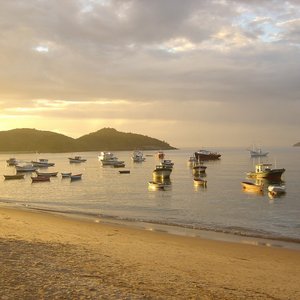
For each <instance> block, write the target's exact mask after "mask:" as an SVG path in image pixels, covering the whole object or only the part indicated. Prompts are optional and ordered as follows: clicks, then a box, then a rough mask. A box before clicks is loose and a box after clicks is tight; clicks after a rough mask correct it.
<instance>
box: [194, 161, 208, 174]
mask: <svg viewBox="0 0 300 300" xmlns="http://www.w3.org/2000/svg"><path fill="white" fill-rule="evenodd" d="M206 169H207V167H206V166H204V165H201V164H197V165H195V166H194V167H193V175H194V176H199V175H200V174H204V173H205V171H206Z"/></svg>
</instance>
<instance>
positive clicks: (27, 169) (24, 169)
mask: <svg viewBox="0 0 300 300" xmlns="http://www.w3.org/2000/svg"><path fill="white" fill-rule="evenodd" d="M36 169H37V167H35V166H33V165H32V164H25V165H16V171H17V172H34V171H36Z"/></svg>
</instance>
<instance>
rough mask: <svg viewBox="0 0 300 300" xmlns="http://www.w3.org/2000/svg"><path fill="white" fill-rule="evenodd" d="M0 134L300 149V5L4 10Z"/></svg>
mask: <svg viewBox="0 0 300 300" xmlns="http://www.w3.org/2000/svg"><path fill="white" fill-rule="evenodd" d="M0 4H1V10H0V36H1V38H0V65H1V68H0V120H1V122H0V131H4V130H10V129H14V128H36V129H39V130H49V131H54V132H58V133H62V134H65V135H68V136H71V137H74V138H77V137H80V136H82V135H84V134H88V133H91V132H94V131H97V130H99V129H101V128H103V127H111V128H115V129H117V130H119V131H123V132H132V133H138V134H143V135H148V136H151V137H155V138H158V139H161V140H164V141H166V142H168V143H169V144H171V145H172V146H174V147H177V148H183V147H195V148H209V147H231V146H233V147H236V146H238V147H248V146H251V145H252V144H259V145H260V146H261V147H263V148H266V147H271V146H291V145H293V144H294V143H296V142H299V141H300V132H299V129H300V126H299V125H300V0H289V1H283V0H251V1H250V0H201V1H200V0H185V1H182V0H51V1H50V0H26V1H24V0H10V1H6V0H0Z"/></svg>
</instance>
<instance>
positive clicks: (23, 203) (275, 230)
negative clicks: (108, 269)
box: [0, 147, 300, 249]
mask: <svg viewBox="0 0 300 300" xmlns="http://www.w3.org/2000/svg"><path fill="white" fill-rule="evenodd" d="M197 150H198V149H191V148H189V149H188V148H186V149H179V150H167V151H164V153H165V159H170V160H172V162H173V163H174V167H173V171H172V173H171V176H170V182H169V183H170V184H169V185H168V187H167V188H166V189H165V190H153V189H149V187H148V182H149V181H151V180H153V178H152V172H153V170H154V168H155V166H156V165H157V164H159V160H158V158H157V156H156V151H144V156H145V158H146V160H145V161H144V162H142V163H134V162H133V161H132V160H131V155H132V151H115V152H114V154H115V155H116V156H117V157H118V158H119V160H122V161H124V162H125V168H113V167H110V166H105V167H103V166H102V165H101V163H100V161H99V160H98V155H99V154H100V152H82V153H78V152H77V153H42V154H39V153H1V154H0V172H1V175H2V174H3V175H11V174H15V172H16V170H15V167H13V166H8V165H7V163H6V160H7V159H8V158H10V157H15V158H16V159H18V160H20V161H22V162H30V161H35V160H38V159H41V158H46V159H48V160H49V162H53V163H55V166H53V167H49V168H47V169H43V170H41V171H42V172H55V171H57V172H59V173H58V176H57V177H51V180H50V182H39V183H32V181H31V176H34V174H31V173H27V174H26V175H25V178H24V179H21V180H4V177H2V178H3V179H2V180H0V205H1V206H6V207H16V208H25V209H33V210H42V211H47V212H54V213H60V214H65V215H70V216H77V217H82V218H88V219H90V220H91V221H93V222H98V223H99V222H107V223H116V224H122V225H126V226H136V227H142V228H144V229H146V230H152V231H163V232H168V233H170V234H178V235H187V236H193V237H205V238H210V239H216V240H226V241H233V242H236V241H237V242H242V243H249V244H255V245H265V246H274V247H287V248H294V249H300V147H286V148H269V149H264V150H266V151H269V154H268V156H267V157H265V158H251V157H250V154H249V152H248V151H247V150H246V149H245V148H214V149H212V148H208V150H212V151H217V152H219V153H220V154H221V155H222V156H221V159H220V160H217V161H207V162H205V163H204V164H205V165H206V166H207V169H206V174H205V178H204V179H205V180H207V186H206V187H201V186H195V185H194V182H193V173H192V168H191V166H190V165H189V164H188V159H189V157H190V156H192V155H193V154H194V152H195V151H197ZM76 155H80V156H82V157H83V158H86V159H87V161H86V162H84V163H80V164H71V163H69V160H68V158H69V157H74V156H76ZM260 162H268V163H272V164H273V167H277V168H285V169H286V171H285V173H284V174H283V176H282V182H281V184H284V185H285V186H286V193H285V194H283V195H281V196H280V197H273V196H271V195H270V194H269V193H268V190H267V187H268V185H269V184H270V182H267V181H265V182H263V183H264V186H265V187H264V192H263V193H255V192H245V191H244V190H243V189H242V186H241V182H242V181H245V180H246V181H252V182H253V179H252V180H251V179H247V176H246V173H247V172H250V171H252V170H254V167H255V164H257V163H260ZM124 169H126V170H130V173H129V174H120V173H119V171H120V170H124ZM61 172H72V173H73V174H76V173H82V174H83V175H82V179H81V180H77V181H71V180H70V179H69V178H62V177H61V174H60V173H61Z"/></svg>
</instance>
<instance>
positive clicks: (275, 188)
mask: <svg viewBox="0 0 300 300" xmlns="http://www.w3.org/2000/svg"><path fill="white" fill-rule="evenodd" d="M268 191H269V193H270V194H271V195H272V196H278V195H282V194H284V193H285V186H284V185H269V186H268Z"/></svg>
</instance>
